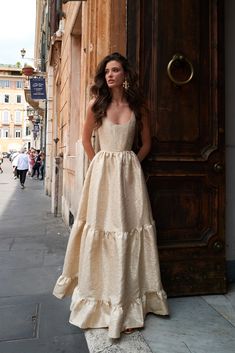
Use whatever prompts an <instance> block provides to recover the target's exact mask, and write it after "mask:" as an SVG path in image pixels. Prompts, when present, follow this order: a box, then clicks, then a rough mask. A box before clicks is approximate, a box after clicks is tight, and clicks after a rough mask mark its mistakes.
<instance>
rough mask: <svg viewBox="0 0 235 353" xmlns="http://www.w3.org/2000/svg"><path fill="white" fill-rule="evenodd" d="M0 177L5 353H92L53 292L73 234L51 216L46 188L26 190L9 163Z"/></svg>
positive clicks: (37, 184) (29, 184) (0, 304)
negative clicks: (70, 322) (21, 186)
mask: <svg viewBox="0 0 235 353" xmlns="http://www.w3.org/2000/svg"><path fill="white" fill-rule="evenodd" d="M3 170H4V172H3V174H0V269H1V270H0V353H55V352H56V353H62V352H66V353H75V352H76V353H88V352H89V351H88V348H87V344H86V339H85V336H84V333H83V332H82V331H81V330H80V329H79V328H77V327H75V326H72V325H70V324H69V323H68V317H69V304H70V301H69V300H63V301H60V300H58V299H56V298H55V297H54V296H52V294H51V292H52V289H53V286H54V284H55V281H56V279H57V277H58V276H59V274H60V271H61V266H62V264H63V258H64V251H65V247H66V244H67V240H68V234H69V233H68V229H67V228H66V227H65V225H64V223H63V222H62V220H61V218H55V217H54V216H53V215H52V214H51V213H50V199H49V197H48V196H46V195H44V192H43V182H42V181H40V180H32V179H30V178H27V179H26V183H25V189H24V190H22V189H21V188H20V185H19V180H14V179H13V175H12V170H11V164H10V162H9V161H8V159H4V162H3Z"/></svg>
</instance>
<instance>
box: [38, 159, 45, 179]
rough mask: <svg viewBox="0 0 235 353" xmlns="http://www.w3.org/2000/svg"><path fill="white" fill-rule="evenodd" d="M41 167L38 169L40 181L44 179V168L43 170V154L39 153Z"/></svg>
mask: <svg viewBox="0 0 235 353" xmlns="http://www.w3.org/2000/svg"><path fill="white" fill-rule="evenodd" d="M40 155H41V166H40V168H39V173H40V175H41V176H40V178H39V179H40V180H43V179H44V168H45V153H44V152H41V154H40Z"/></svg>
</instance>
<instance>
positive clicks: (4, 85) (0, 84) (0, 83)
mask: <svg viewBox="0 0 235 353" xmlns="http://www.w3.org/2000/svg"><path fill="white" fill-rule="evenodd" d="M0 87H1V88H8V87H10V82H9V80H0Z"/></svg>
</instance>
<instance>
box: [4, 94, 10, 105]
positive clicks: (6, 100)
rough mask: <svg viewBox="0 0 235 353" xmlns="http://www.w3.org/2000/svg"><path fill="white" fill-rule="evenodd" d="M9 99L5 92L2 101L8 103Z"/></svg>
mask: <svg viewBox="0 0 235 353" xmlns="http://www.w3.org/2000/svg"><path fill="white" fill-rule="evenodd" d="M9 100H10V96H9V94H5V95H4V103H9Z"/></svg>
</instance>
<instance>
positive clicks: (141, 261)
mask: <svg viewBox="0 0 235 353" xmlns="http://www.w3.org/2000/svg"><path fill="white" fill-rule="evenodd" d="M135 123H136V121H135V116H134V114H132V116H131V119H130V120H129V121H128V122H127V123H125V124H121V125H118V124H114V123H112V122H111V121H110V120H109V119H108V118H104V119H103V122H102V125H101V126H100V127H99V129H98V137H99V143H100V151H99V152H98V153H97V154H96V155H95V157H94V158H93V160H92V162H91V164H90V166H89V169H88V171H87V175H86V179H85V183H84V187H83V192H82V195H81V201H80V207H79V210H78V214H77V217H76V218H75V222H74V224H73V227H72V230H71V234H70V238H69V242H68V247H67V251H66V255H65V261H64V267H63V273H62V275H61V276H60V277H59V279H58V280H57V283H56V285H55V288H54V292H53V294H54V295H55V296H56V297H58V298H63V297H64V296H66V295H72V302H71V315H70V320H69V321H70V323H72V324H73V325H76V326H79V327H80V328H101V327H107V328H108V334H109V337H111V338H119V337H120V332H122V331H123V330H125V329H126V328H135V327H142V326H144V318H145V315H146V314H147V313H148V312H152V313H155V314H159V315H167V314H168V306H167V298H166V294H165V292H164V290H163V288H162V284H161V277H160V271H159V260H158V251H157V247H156V232H155V225H154V220H153V218H152V212H151V207H150V203H149V198H148V193H147V189H146V184H145V180H144V176H143V172H142V169H141V165H140V162H139V160H138V158H137V157H136V155H135V153H134V152H132V151H131V148H132V144H133V140H134V134H135Z"/></svg>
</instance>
